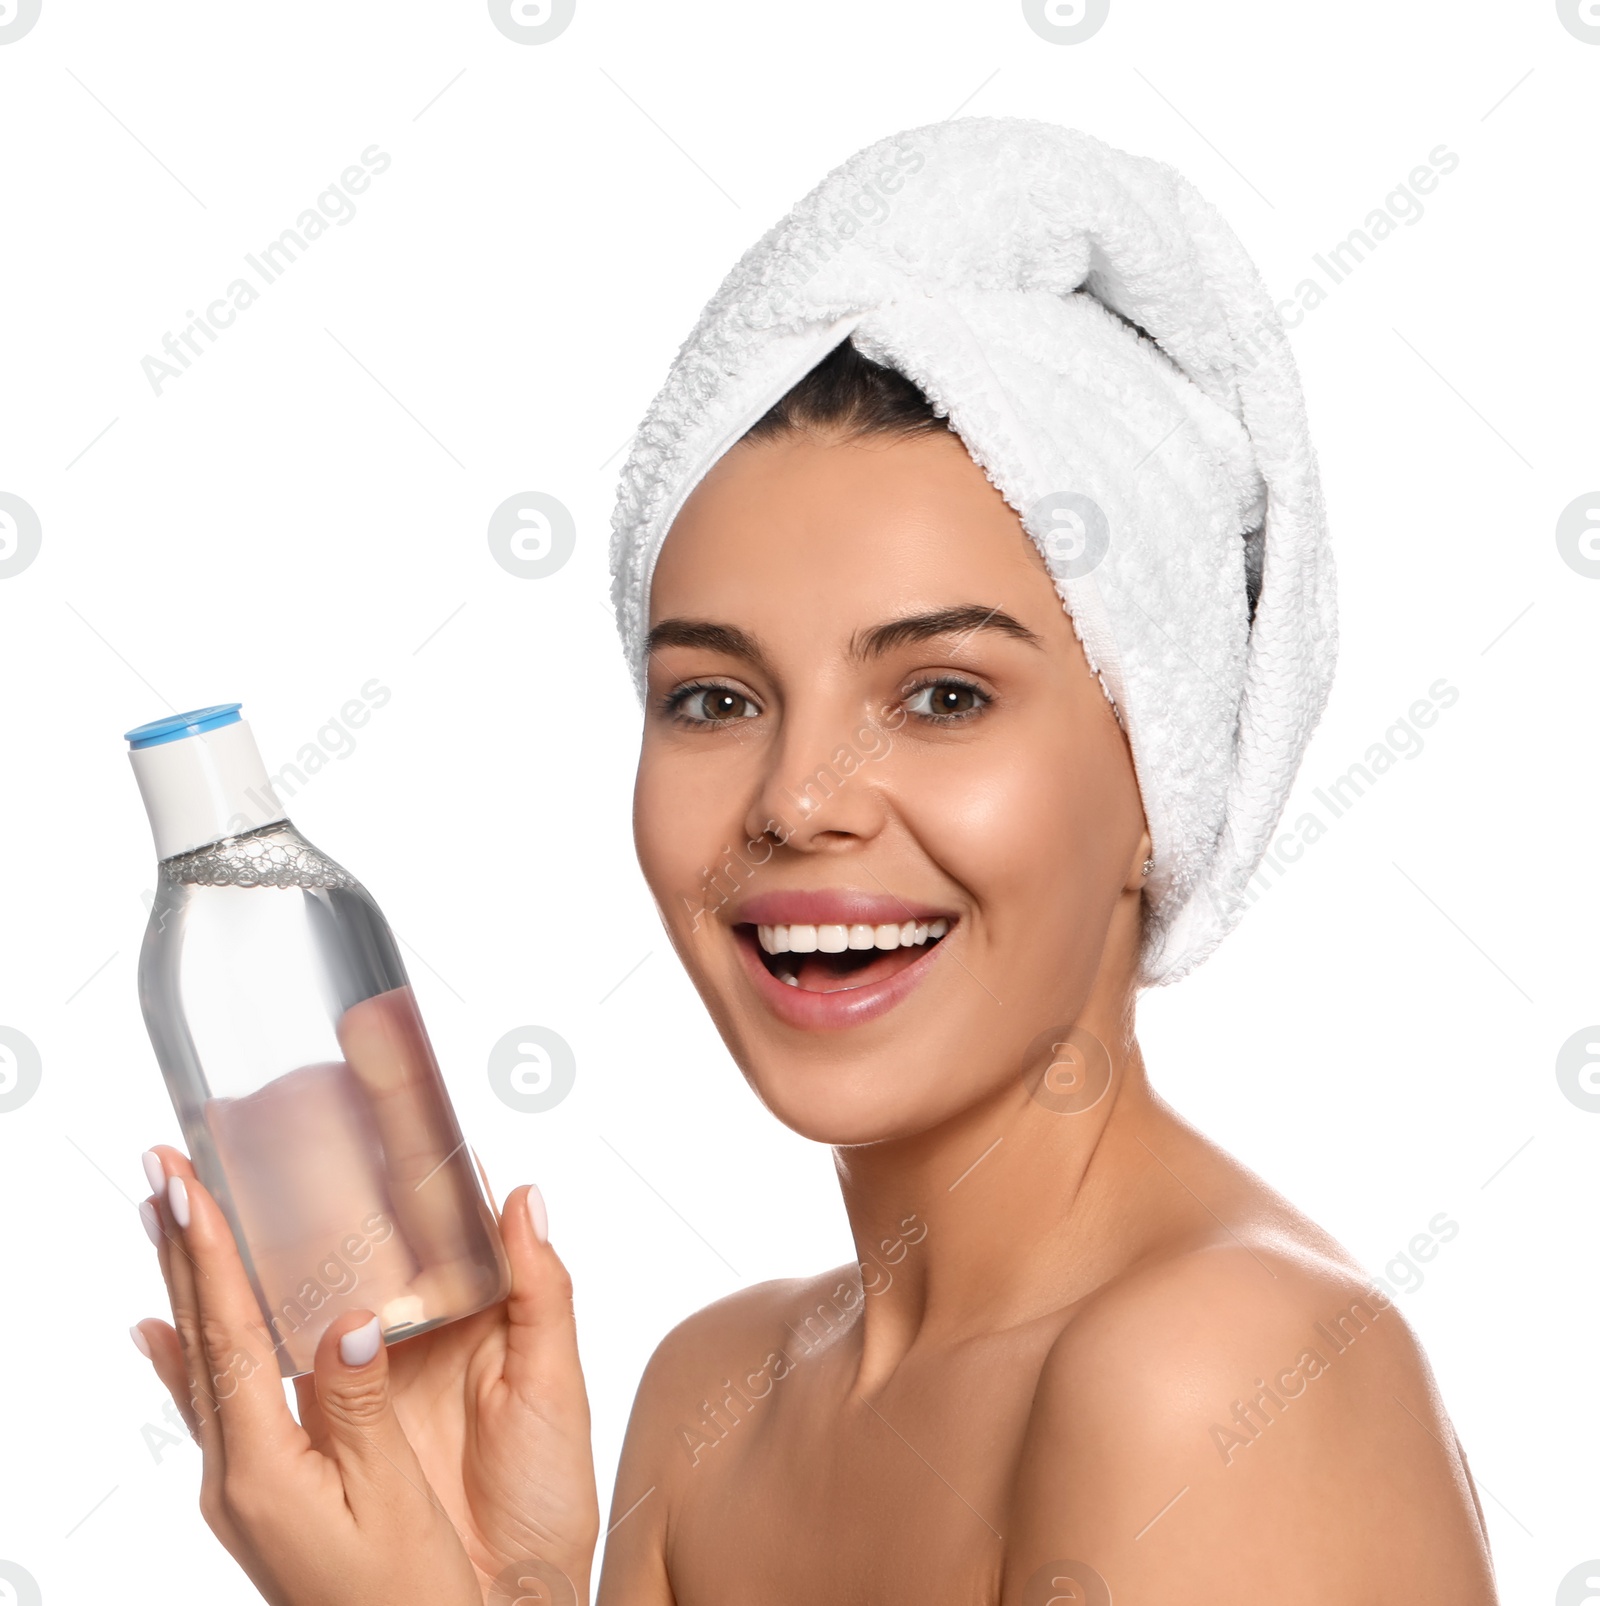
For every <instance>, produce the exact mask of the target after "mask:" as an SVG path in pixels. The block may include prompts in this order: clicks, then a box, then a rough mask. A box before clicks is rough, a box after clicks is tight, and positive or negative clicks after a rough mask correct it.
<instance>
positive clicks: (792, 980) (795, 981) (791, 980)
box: [778, 976, 800, 987]
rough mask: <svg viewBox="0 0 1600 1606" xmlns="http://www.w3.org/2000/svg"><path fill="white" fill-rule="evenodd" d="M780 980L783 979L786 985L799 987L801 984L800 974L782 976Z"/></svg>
mask: <svg viewBox="0 0 1600 1606" xmlns="http://www.w3.org/2000/svg"><path fill="white" fill-rule="evenodd" d="M778 980H779V981H781V982H782V983H783V984H784V986H786V987H798V986H799V985H800V978H799V977H798V976H780V977H779V978H778Z"/></svg>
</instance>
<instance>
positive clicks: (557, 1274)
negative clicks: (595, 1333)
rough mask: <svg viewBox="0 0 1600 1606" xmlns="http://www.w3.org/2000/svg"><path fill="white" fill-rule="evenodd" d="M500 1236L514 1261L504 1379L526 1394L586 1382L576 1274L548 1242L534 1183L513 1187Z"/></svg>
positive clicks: (546, 1220)
mask: <svg viewBox="0 0 1600 1606" xmlns="http://www.w3.org/2000/svg"><path fill="white" fill-rule="evenodd" d="M500 1237H501V1240H502V1241H503V1242H504V1244H505V1246H506V1258H507V1259H508V1260H509V1261H510V1262H511V1294H510V1296H509V1298H508V1299H507V1301H506V1314H507V1317H508V1319H509V1322H510V1326H509V1328H508V1330H507V1333H506V1359H505V1374H504V1375H505V1380H506V1382H507V1384H509V1385H510V1387H511V1388H512V1389H513V1390H514V1391H515V1392H516V1393H518V1394H521V1395H523V1396H524V1397H527V1396H530V1395H532V1394H534V1393H539V1394H545V1393H546V1392H547V1391H549V1390H550V1389H552V1388H556V1389H559V1388H560V1387H561V1386H562V1385H564V1384H570V1383H571V1382H572V1381H573V1380H574V1379H576V1380H577V1382H578V1386H579V1388H580V1389H581V1388H582V1377H583V1373H582V1369H581V1366H580V1364H579V1361H578V1330H577V1323H576V1321H575V1319H574V1317H573V1310H572V1277H571V1275H570V1274H569V1273H568V1271H567V1268H566V1267H565V1266H564V1265H563V1264H562V1263H561V1257H560V1256H559V1255H558V1254H557V1253H556V1252H555V1250H554V1249H552V1248H551V1247H550V1226H549V1217H548V1215H547V1214H546V1211H545V1204H544V1196H543V1195H542V1194H541V1193H540V1192H539V1190H538V1188H537V1187H536V1186H534V1185H533V1184H531V1183H530V1184H529V1185H528V1186H527V1187H525V1188H517V1189H514V1190H513V1191H512V1193H511V1195H510V1197H509V1198H508V1199H507V1200H506V1205H505V1210H504V1211H503V1212H502V1214H501V1217H500Z"/></svg>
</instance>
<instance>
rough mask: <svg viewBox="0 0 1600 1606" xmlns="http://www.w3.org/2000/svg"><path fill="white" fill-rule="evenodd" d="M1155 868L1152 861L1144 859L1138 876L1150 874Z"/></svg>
mask: <svg viewBox="0 0 1600 1606" xmlns="http://www.w3.org/2000/svg"><path fill="white" fill-rule="evenodd" d="M1155 867H1156V861H1155V860H1154V859H1146V860H1145V861H1144V864H1143V865H1142V866H1141V867H1140V870H1139V874H1140V875H1149V874H1150V872H1151V871H1152V870H1153V869H1155Z"/></svg>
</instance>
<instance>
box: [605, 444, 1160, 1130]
mask: <svg viewBox="0 0 1600 1606" xmlns="http://www.w3.org/2000/svg"><path fill="white" fill-rule="evenodd" d="M650 625H651V639H650V648H651V650H650V657H649V698H648V706H647V710H646V716H645V730H644V741H643V750H642V753H641V756H640V763H639V774H638V782H637V786H636V789H635V794H634V834H635V840H636V843H637V846H638V852H639V861H640V864H641V865H642V866H643V869H644V873H645V877H646V879H647V880H648V882H649V884H650V887H651V890H652V891H653V892H654V894H655V897H656V900H657V902H658V903H659V905H660V907H661V911H662V914H663V917H664V919H665V921H666V924H667V928H668V931H669V933H670V935H671V938H672V942H673V945H674V947H675V948H676V949H677V952H678V954H679V956H680V958H681V959H682V960H683V962H684V964H685V966H686V967H687V969H688V971H689V974H690V976H691V977H692V978H693V981H694V984H695V986H696V988H697V989H698V990H699V992H700V996H701V997H702V999H703V1000H704V1001H705V1004H706V1007H707V1008H708V1009H709V1010H710V1012H711V1014H712V1017H713V1018H714V1019H715V1021H716V1023H717V1027H718V1029H719V1031H720V1032H721V1034H722V1036H723V1038H724V1040H725V1041H726V1042H727V1044H728V1047H729V1049H730V1051H731V1052H732V1054H733V1056H734V1058H735V1059H736V1060H737V1061H738V1063H739V1065H740V1067H741V1068H742V1069H743V1071H744V1074H745V1075H746V1077H747V1078H748V1079H749V1081H750V1083H751V1085H752V1086H753V1087H754V1089H755V1091H756V1093H757V1094H758V1096H759V1097H760V1098H761V1099H762V1100H763V1101H764V1102H765V1103H766V1104H767V1106H768V1107H769V1108H770V1109H771V1110H772V1111H773V1112H774V1113H775V1114H776V1115H777V1116H778V1117H779V1118H780V1119H781V1120H782V1121H784V1122H785V1123H786V1124H787V1125H789V1126H790V1127H792V1128H794V1129H795V1130H796V1131H798V1132H801V1133H803V1134H804V1135H806V1136H808V1137H811V1138H814V1139H816V1140H818V1141H820V1142H826V1143H833V1144H857V1143H867V1142H873V1141H881V1140H883V1139H887V1138H895V1137H904V1136H908V1135H910V1134H913V1133H916V1132H921V1131H926V1130H928V1129H930V1128H932V1127H934V1126H936V1125H938V1124H939V1123H940V1122H942V1121H944V1120H947V1119H949V1118H950V1117H951V1116H953V1115H956V1114H958V1113H959V1112H961V1111H962V1110H964V1109H967V1108H969V1107H971V1106H972V1105H974V1104H975V1103H977V1102H979V1101H981V1100H984V1099H988V1098H992V1097H994V1096H996V1095H997V1094H998V1095H1005V1096H1010V1095H1015V1093H1016V1091H1017V1088H1018V1085H1019V1081H1020V1078H1021V1074H1022V1071H1023V1069H1024V1061H1025V1059H1026V1057H1027V1052H1028V1049H1029V1046H1030V1044H1032V1043H1034V1042H1035V1040H1036V1039H1038V1038H1039V1036H1040V1034H1041V1033H1046V1032H1049V1031H1051V1030H1052V1029H1053V1028H1059V1027H1063V1026H1066V1025H1070V1024H1071V1023H1073V1022H1075V1021H1078V1020H1079V1019H1080V1018H1081V1017H1083V1016H1084V1014H1085V1006H1086V1003H1088V1002H1089V1001H1090V999H1091V994H1093V995H1094V997H1095V999H1097V1000H1098V1001H1099V1002H1098V1003H1097V1005H1096V1007H1097V1008H1100V1009H1102V1010H1110V1011H1112V1012H1114V1011H1115V1009H1116V1008H1117V1007H1119V1006H1120V1001H1121V1000H1122V999H1124V998H1125V997H1126V993H1127V988H1128V984H1129V979H1130V977H1131V971H1132V966H1133V963H1134V958H1135V953H1134V950H1135V947H1136V943H1137V923H1138V922H1137V916H1138V898H1139V887H1140V875H1139V867H1140V865H1141V863H1142V861H1143V859H1144V858H1145V856H1146V854H1147V853H1148V851H1149V841H1148V837H1147V836H1146V835H1145V826H1144V815H1143V811H1142V808H1141V805H1140V800H1139V792H1138V786H1137V782H1136V779H1135V776H1134V770H1133V764H1132V760H1131V758H1130V756H1129V752H1128V748H1127V744H1126V741H1125V738H1124V737H1123V734H1122V732H1121V730H1120V728H1119V727H1118V725H1117V723H1116V721H1115V718H1114V717H1113V715H1112V712H1111V708H1110V704H1109V703H1108V702H1107V700H1106V698H1105V695H1104V693H1103V692H1102V691H1101V689H1100V687H1099V685H1098V683H1097V682H1096V680H1095V679H1094V677H1093V675H1092V674H1091V673H1090V670H1089V667H1088V663H1087V660H1086V658H1085V657H1084V653H1083V649H1082V647H1081V646H1080V644H1079V642H1078V640H1077V638H1076V636H1075V635H1074V633H1073V629H1072V624H1071V621H1070V619H1069V618H1068V617H1067V614H1066V612H1065V610H1064V609H1063V607H1062V605H1061V602H1060V599H1059V598H1058V597H1057V595H1056V591H1055V588H1054V586H1053V584H1052V583H1051V581H1050V578H1049V576H1048V574H1047V573H1046V570H1045V567H1044V564H1043V561H1042V560H1041V558H1040V557H1039V555H1038V553H1037V551H1036V550H1035V548H1034V547H1033V545H1032V543H1031V542H1030V541H1029V540H1028V539H1027V537H1026V536H1025V535H1024V533H1023V530H1022V526H1021V523H1020V521H1019V520H1018V518H1017V515H1016V514H1015V513H1014V512H1013V511H1012V510H1011V509H1010V507H1008V506H1007V504H1006V503H1005V501H1004V500H1003V499H1002V497H1001V496H1000V494H999V493H998V492H997V491H996V490H995V489H994V487H993V486H992V485H990V483H989V482H988V480H987V478H986V477H985V476H984V474H983V471H982V470H981V469H979V468H978V467H977V465H976V464H974V463H973V461H972V459H971V458H970V457H969V456H968V455H967V452H966V450H965V448H964V447H963V446H962V444H961V442H960V441H959V440H958V439H957V438H956V437H955V436H953V435H950V434H945V433H940V434H936V435H931V436H917V437H883V436H875V437H868V438H865V439H857V440H854V441H846V440H840V439H835V438H831V437H823V436H819V435H817V434H813V433H809V432H806V433H797V434H791V435H786V436H783V437H781V438H779V439H777V440H772V441H763V442H759V443H745V444H741V445H739V446H736V447H735V448H734V449H733V450H732V451H730V452H729V453H728V454H727V455H726V456H725V457H724V458H723V459H722V460H721V461H720V462H719V463H718V464H717V465H716V466H715V468H714V469H713V470H712V471H711V472H710V473H709V474H708V475H707V476H706V477H705V479H704V480H703V481H702V482H701V483H700V484H699V486H697V488H696V489H695V491H694V493H693V494H692V495H691V496H690V498H689V499H688V501H687V502H686V503H685V505H684V507H683V510H682V511H681V513H680V514H679V515H678V518H677V520H676V521H675V522H674V524H673V526H672V529H671V532H670V534H669V536H668V538H667V541H666V543H665V545H664V547H663V549H662V552H661V557H660V560H659V562H658V564H657V567H656V571H655V576H654V580H653V583H652V590H651V598H650ZM940 932H943V935H942V936H940V935H939V933H940ZM919 938H921V939H922V940H921V941H920V942H919V941H918V939H919ZM1108 938H1109V941H1108ZM908 939H909V940H908ZM841 943H842V944H845V945H846V946H844V947H843V948H842V951H839V950H840V945H841ZM768 950H786V951H768ZM830 950H834V951H830ZM1102 961H1104V963H1102ZM1097 977H1098V979H1097Z"/></svg>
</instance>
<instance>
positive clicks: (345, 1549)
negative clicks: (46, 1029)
mask: <svg viewBox="0 0 1600 1606" xmlns="http://www.w3.org/2000/svg"><path fill="white" fill-rule="evenodd" d="M152 1156H153V1158H154V1159H158V1160H159V1161H160V1164H161V1171H162V1186H161V1189H160V1191H159V1192H158V1193H157V1194H156V1195H155V1196H154V1197H152V1198H151V1199H150V1200H149V1201H148V1202H147V1204H146V1205H145V1206H144V1207H143V1208H142V1213H143V1214H144V1216H145V1220H146V1225H147V1226H149V1227H152V1228H153V1235H154V1236H156V1237H157V1238H158V1247H159V1250H160V1255H161V1271H162V1275H163V1276H164V1277H165V1279H166V1283H167V1292H168V1295H169V1297H170V1299H171V1303H172V1315H173V1321H174V1323H175V1324H176V1330H174V1328H173V1327H171V1326H168V1325H167V1323H165V1322H162V1321H158V1320H155V1319H153V1318H152V1319H148V1320H145V1321H143V1322H140V1323H139V1324H138V1325H137V1326H136V1327H135V1328H134V1336H135V1340H136V1341H137V1342H138V1343H139V1346H140V1348H141V1349H145V1350H147V1352H148V1353H149V1355H150V1358H151V1360H152V1362H153V1363H154V1365H155V1369H156V1371H157V1373H158V1374H159V1376H160V1378H161V1381H162V1382H163V1383H164V1384H165V1385H166V1386H167V1388H168V1390H169V1391H170V1392H171V1394H172V1397H173V1399H174V1401H175V1402H176V1403H177V1406H178V1409H179V1410H180V1411H181V1412H182V1413H183V1416H184V1419H185V1421H186V1422H187V1423H188V1425H189V1428H190V1431H191V1432H192V1433H193V1434H194V1436H195V1438H196V1440H197V1442H198V1443H199V1445H200V1448H201V1450H202V1452H203V1455H204V1468H203V1472H202V1476H201V1489H200V1508H201V1511H202V1513H203V1514H204V1516H205V1519H206V1522H207V1523H208V1525H209V1526H210V1528H211V1530H212V1532H213V1533H215V1534H216V1535H217V1537H218V1538H219V1539H220V1540H221V1541H222V1543H223V1544H224V1545H225V1546H226V1547H227V1549H228V1551H229V1552H230V1553H231V1554H232V1555H233V1557H234V1558H235V1559H236V1560H237V1561H238V1562H239V1564H240V1565H241V1566H242V1567H243V1568H244V1570H245V1571H246V1573H248V1574H249V1576H250V1578H251V1580H252V1581H253V1582H254V1583H255V1585H256V1587H257V1588H258V1589H259V1590H260V1591H261V1593H262V1594H263V1595H264V1596H265V1597H266V1599H267V1600H268V1601H270V1602H272V1603H273V1606H367V1603H369V1602H370V1603H372V1606H378V1603H380V1602H381V1603H382V1606H404V1603H408V1602H412V1601H415V1602H418V1603H424V1602H425V1603H427V1606H481V1603H482V1602H483V1601H484V1600H485V1599H488V1600H491V1601H501V1600H504V1601H507V1602H509V1601H513V1600H516V1599H518V1598H519V1597H523V1598H526V1597H529V1596H533V1597H534V1598H537V1599H540V1600H547V1601H550V1602H552V1603H553V1606H582V1603H583V1602H586V1601H587V1600H588V1587H589V1572H590V1567H591V1564H592V1561H593V1554H594V1545H595V1539H596V1535H597V1532H598V1527H599V1516H598V1506H597V1502H596V1497H595V1484H594V1465H593V1459H592V1455H591V1450H590V1443H589V1407H588V1400H587V1397H586V1395H585V1392H584V1386H583V1375H582V1372H581V1369H580V1367H579V1362H578V1351H577V1339H576V1333H575V1330H574V1325H573V1314H572V1296H571V1283H570V1281H569V1279H568V1277H567V1273H566V1269H565V1268H564V1267H563V1266H562V1264H561V1262H560V1260H559V1259H558V1258H557V1256H556V1254H555V1252H554V1251H553V1250H552V1249H551V1248H550V1246H549V1244H548V1243H547V1242H546V1241H545V1232H544V1206H543V1202H542V1200H541V1199H540V1198H539V1196H538V1194H537V1191H536V1190H533V1189H519V1190H517V1191H516V1192H515V1193H513V1194H512V1196H511V1197H510V1198H509V1199H508V1200H507V1202H506V1209H505V1212H504V1215H503V1217H502V1219H501V1223H500V1226H501V1236H502V1238H503V1240H504V1242H505V1246H506V1253H507V1256H508V1257H509V1259H510V1261H511V1268H512V1288H511V1295H510V1297H509V1299H507V1300H506V1301H505V1302H504V1303H503V1304H500V1305H497V1306H494V1307H492V1308H491V1309H489V1310H485V1311H480V1312H479V1313H478V1314H477V1315H475V1316H471V1317H468V1318H467V1319H465V1320H464V1321H459V1322H454V1323H451V1324H450V1325H448V1326H445V1327H442V1328H437V1329H435V1330H434V1331H433V1332H430V1333H424V1334H422V1335H420V1336H419V1337H417V1338H413V1339H408V1340H406V1341H404V1342H403V1343H400V1344H397V1345H395V1346H394V1347H393V1348H392V1349H386V1348H385V1346H384V1345H383V1343H382V1341H381V1339H380V1337H379V1333H378V1323H377V1318H376V1317H375V1316H374V1315H372V1314H371V1313H370V1312H361V1311H349V1312H346V1313H345V1314H344V1315H342V1316H341V1317H339V1318H338V1319H337V1320H335V1321H334V1322H333V1323H332V1324H331V1325H330V1326H329V1328H328V1330H327V1332H326V1333H324V1334H323V1336H322V1339H321V1341H320V1343H319V1344H318V1346H317V1352H316V1365H315V1371H314V1372H313V1373H312V1374H311V1375H310V1376H307V1377H301V1378H297V1379H296V1380H295V1388H296V1392H297V1394H298V1397H299V1405H300V1421H299V1422H298V1423H297V1422H296V1421H295V1420H294V1416H293V1415H292V1413H291V1412H290V1410H289V1407H288V1403H287V1401H286V1400H285V1399H284V1395H283V1385H282V1381H281V1378H280V1375H279V1370H278V1363H277V1357H276V1354H275V1352H274V1350H273V1346H272V1343H271V1335H270V1333H269V1332H268V1330H267V1327H266V1325H265V1323H264V1322H263V1320H262V1316H261V1310H260V1307H259V1305H258V1304H257V1303H256V1299H255V1295H254V1293H253V1292H252V1290H251V1287H250V1283H249V1280H248V1278H247V1277H246V1275H245V1270H244V1266H243V1264H242V1262H241V1261H240V1258H239V1253H238V1250H237V1248H236V1246H235V1244H234V1241H233V1234H232V1232H231V1231H230V1229H229V1227H228V1223H227V1220H226V1219H225V1218H224V1216H223V1214H222V1212H221V1210H220V1209H219V1208H218V1206H217V1204H216V1201H215V1200H214V1199H212V1197H211V1195H210V1194H209V1193H207V1192H206V1190H205V1189H204V1188H203V1187H202V1186H201V1185H200V1183H199V1182H198V1181H197V1180H196V1179H195V1175H194V1171H193V1168H192V1167H191V1166H190V1164H189V1162H188V1160H187V1159H186V1158H185V1157H184V1156H183V1155H182V1154H180V1153H179V1152H178V1151H177V1150H175V1149H170V1148H165V1147H163V1148H159V1149H156V1150H153V1151H152ZM151 1169H152V1173H153V1165H152V1167H151ZM151 1180H152V1182H154V1181H155V1180H156V1179H155V1177H154V1175H153V1174H152V1178H151ZM497 1585H498V1587H496V1586H497Z"/></svg>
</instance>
